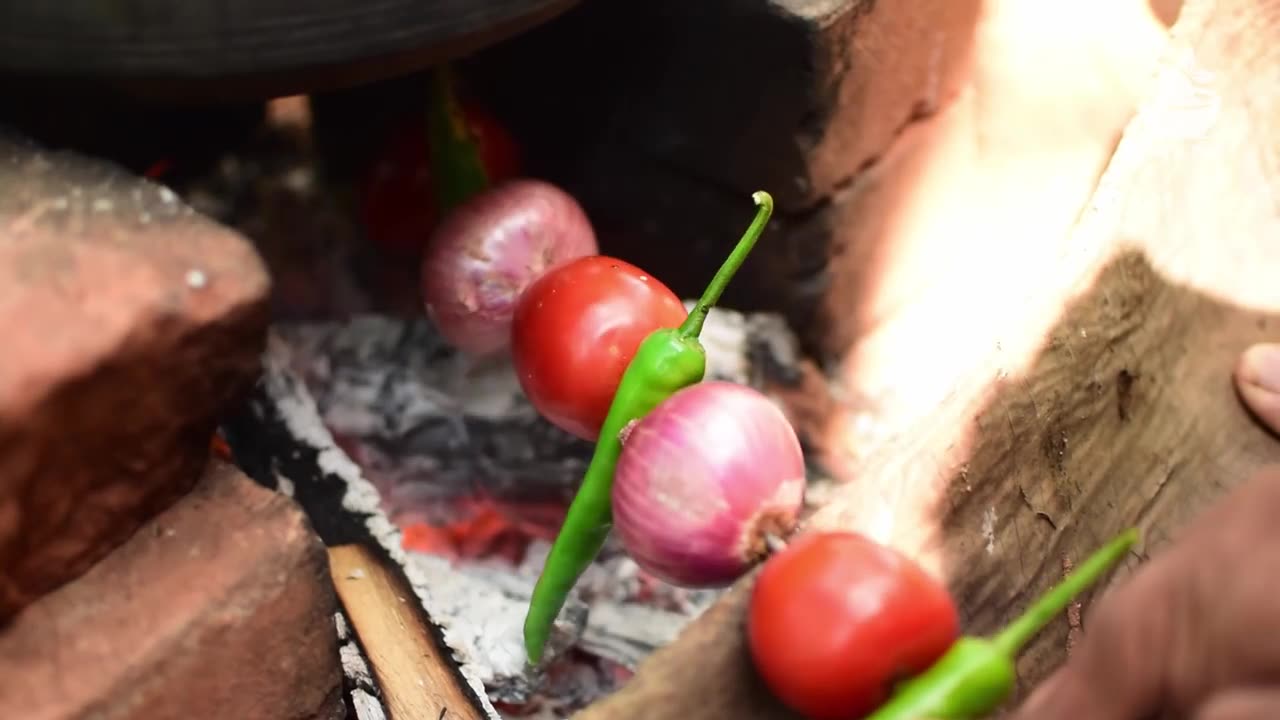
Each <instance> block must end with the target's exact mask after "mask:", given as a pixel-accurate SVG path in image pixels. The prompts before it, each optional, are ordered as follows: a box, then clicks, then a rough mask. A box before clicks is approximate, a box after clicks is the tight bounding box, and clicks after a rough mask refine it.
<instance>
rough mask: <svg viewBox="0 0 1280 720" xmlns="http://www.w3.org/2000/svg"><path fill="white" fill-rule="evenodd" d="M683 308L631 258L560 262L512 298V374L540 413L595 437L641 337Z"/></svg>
mask: <svg viewBox="0 0 1280 720" xmlns="http://www.w3.org/2000/svg"><path fill="white" fill-rule="evenodd" d="M687 316H688V313H687V312H686V311H685V309H684V305H683V304H681V302H680V298H678V297H676V294H675V293H673V292H671V290H670V289H669V288H667V286H666V285H663V284H662V283H661V282H659V281H658V280H657V279H655V278H654V277H653V276H652V275H649V274H648V273H646V272H645V271H643V270H641V269H640V268H638V267H636V266H635V265H632V264H630V263H627V262H624V261H622V260H618V259H615V258H611V257H606V256H604V255H589V256H587V257H582V258H578V259H576V260H571V261H569V262H567V263H562V264H560V265H557V266H555V267H553V268H551V269H550V270H548V271H547V272H546V273H545V274H543V275H542V277H540V278H538V279H537V280H535V281H534V282H533V284H531V285H530V286H529V287H528V288H526V289H525V291H524V293H522V294H521V296H520V300H519V302H518V303H517V304H516V309H515V314H514V315H513V317H512V322H511V354H512V361H513V363H514V365H515V370H516V376H517V377H518V378H519V379H520V386H521V387H522V388H524V392H525V395H527V396H528V398H529V401H530V402H531V403H533V406H534V407H535V408H536V409H537V410H538V412H539V413H541V414H542V416H543V417H545V418H546V419H547V420H549V421H551V423H552V424H554V425H556V426H558V427H560V428H561V429H563V430H565V431H567V432H570V433H572V434H574V435H577V436H578V437H580V438H582V439H584V440H595V439H596V437H597V436H598V435H599V434H600V426H601V425H603V424H604V419H605V416H606V415H608V413H609V405H611V404H612V403H613V395H614V393H615V392H617V390H618V383H619V382H620V381H621V380H622V373H623V372H624V371H625V370H626V369H627V364H628V363H630V362H631V358H632V357H633V356H634V355H635V352H636V348H638V347H639V346H640V343H641V341H643V340H644V339H645V337H647V336H648V335H649V333H651V332H653V331H654V330H657V329H658V328H662V327H672V328H673V327H678V326H679V325H680V323H682V322H684V319H685V318H686V317H687Z"/></svg>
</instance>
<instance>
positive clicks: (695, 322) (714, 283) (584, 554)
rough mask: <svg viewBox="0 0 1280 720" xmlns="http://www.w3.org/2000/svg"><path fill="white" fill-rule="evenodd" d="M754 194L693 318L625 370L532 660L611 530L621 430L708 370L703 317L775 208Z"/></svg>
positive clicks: (559, 546)
mask: <svg viewBox="0 0 1280 720" xmlns="http://www.w3.org/2000/svg"><path fill="white" fill-rule="evenodd" d="M751 199H752V200H754V201H755V203H756V206H757V211H756V216H755V219H754V220H753V221H752V222H751V225H750V227H748V228H747V231H746V233H745V234H743V236H742V239H741V240H739V241H738V244H737V245H736V246H735V247H734V249H733V252H731V253H730V254H729V257H728V259H726V260H725V262H724V264H723V265H722V266H721V267H720V270H719V271H718V272H716V275H715V277H714V278H712V280H711V283H710V284H709V285H708V286H707V289H706V291H705V292H704V293H703V294H702V297H701V298H700V299H699V300H698V302H697V304H696V305H695V306H694V308H693V310H692V311H691V312H690V313H689V316H688V317H687V318H686V319H685V321H684V322H683V323H682V324H681V325H680V327H678V328H660V329H658V330H655V331H653V332H652V333H650V334H649V336H648V337H646V338H645V339H644V341H643V342H641V343H640V346H639V348H637V349H636V354H635V356H634V357H633V358H632V359H631V362H630V363H629V364H628V365H627V369H626V371H625V372H624V373H623V374H622V379H621V381H620V382H619V383H618V390H617V391H616V393H615V394H614V397H613V403H612V404H611V405H610V406H609V413H608V415H606V416H605V421H604V424H603V425H602V426H601V428H600V435H599V439H598V440H597V441H596V447H595V453H594V454H593V455H592V457H591V464H590V465H589V466H588V467H587V472H586V475H585V477H584V478H583V481H582V485H581V487H579V488H578V493H577V495H575V496H574V498H573V503H572V504H571V505H570V506H569V512H568V515H567V516H566V517H565V520H564V524H563V525H562V526H561V528H560V532H559V534H557V535H556V539H555V542H554V543H552V545H551V552H550V554H549V555H548V556H547V561H546V564H545V565H544V566H543V569H542V574H541V575H540V576H539V577H538V582H537V584H536V585H535V586H534V588H533V597H532V598H531V599H530V600H529V611H528V613H527V614H526V616H525V621H524V642H525V650H526V652H527V653H528V655H529V662H531V663H537V662H538V661H539V660H541V658H542V652H543V649H544V648H545V646H546V642H547V638H548V637H549V636H550V634H551V627H552V625H553V623H554V622H555V619H556V617H557V616H558V615H559V614H560V609H561V608H562V607H563V606H564V601H565V599H566V598H567V597H568V596H569V591H570V590H572V589H573V586H574V584H575V583H577V581H578V578H579V577H580V576H581V575H582V573H583V572H585V571H586V569H587V567H588V566H589V565H590V564H591V562H592V561H593V560H594V559H595V557H596V556H597V555H598V554H599V553H600V549H601V548H602V547H603V546H604V542H605V539H606V538H607V537H608V535H609V531H610V529H612V526H613V507H612V491H613V472H614V468H615V467H616V466H617V463H618V455H619V454H621V452H622V441H621V439H620V434H621V433H622V431H623V429H624V428H626V427H627V426H628V425H629V424H630V423H632V422H633V421H636V420H638V419H640V418H642V417H644V416H645V415H647V414H648V413H649V411H651V410H653V409H654V408H655V407H657V406H658V404H659V403H661V402H662V401H663V400H666V399H667V398H668V397H670V396H671V395H673V394H675V392H676V391H678V390H680V389H682V388H685V387H688V386H690V385H693V384H695V383H698V382H701V381H702V378H703V375H704V374H705V373H706V361H707V358H706V352H705V351H704V350H703V348H702V343H701V342H700V341H699V340H698V336H699V335H700V334H701V332H702V326H703V323H704V322H706V319H707V314H708V313H709V312H710V311H711V307H712V306H713V305H715V304H716V302H718V301H719V299H720V295H721V294H722V293H723V292H724V289H725V287H726V286H727V285H728V284H729V281H730V280H731V279H733V276H734V274H735V273H736V272H737V271H738V268H739V267H741V266H742V262H743V261H744V260H746V258H747V255H748V254H749V253H750V252H751V249H752V248H753V247H754V246H755V244H756V240H758V239H759V238H760V234H761V233H762V232H763V231H764V227H765V225H766V224H767V223H768V222H769V217H770V216H771V215H772V214H773V197H772V196H770V195H769V193H767V192H764V191H763V190H761V191H759V192H756V193H754V194H753V195H752V196H751Z"/></svg>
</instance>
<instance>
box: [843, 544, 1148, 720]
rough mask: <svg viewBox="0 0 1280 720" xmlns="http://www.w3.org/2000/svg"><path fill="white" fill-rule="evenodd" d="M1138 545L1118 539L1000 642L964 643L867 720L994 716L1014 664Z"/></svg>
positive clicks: (1019, 620)
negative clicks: (1072, 601) (1046, 626)
mask: <svg viewBox="0 0 1280 720" xmlns="http://www.w3.org/2000/svg"><path fill="white" fill-rule="evenodd" d="M1137 542H1138V531H1137V530H1136V529H1130V530H1127V531H1125V532H1123V533H1121V534H1120V535H1118V536H1116V538H1115V539H1113V540H1112V541H1111V542H1109V543H1107V544H1106V545H1104V546H1103V547H1102V548H1101V549H1100V550H1098V551H1097V552H1095V553H1094V554H1093V555H1091V556H1090V557H1089V559H1088V560H1086V561H1085V562H1084V564H1082V565H1081V566H1080V567H1079V568H1077V569H1076V571H1075V572H1073V573H1071V574H1070V575H1068V576H1067V577H1066V579H1064V580H1063V581H1062V582H1061V583H1060V584H1059V585H1058V586H1056V587H1054V588H1052V589H1051V590H1049V592H1047V593H1045V594H1044V595H1043V596H1042V597H1041V598H1040V599H1039V600H1037V601H1036V602H1035V603H1034V604H1032V605H1031V607H1029V608H1027V610H1026V611H1025V612H1023V614H1022V615H1021V616H1019V617H1018V618H1017V619H1016V620H1014V621H1013V622H1012V623H1010V624H1009V625H1008V626H1006V627H1005V628H1004V629H1003V630H1001V631H1000V632H999V633H998V634H996V635H995V636H994V637H991V638H980V637H961V638H960V639H958V640H957V641H956V642H955V643H954V644H953V645H952V646H951V649H949V650H948V651H947V652H946V653H945V654H943V656H942V657H941V658H939V659H938V660H937V662H935V663H934V664H933V665H931V666H930V667H929V669H928V670H926V671H924V672H923V673H921V674H920V675H917V676H916V677H914V678H911V679H910V680H907V681H905V682H903V683H902V684H901V685H899V686H898V687H897V688H895V689H894V693H893V695H892V697H890V699H889V700H888V701H887V702H886V703H885V704H884V705H882V706H880V708H879V709H877V710H876V711H875V712H874V713H872V714H871V715H869V716H867V718H866V720H976V719H977V718H981V717H983V716H985V715H987V714H989V713H991V712H993V711H994V710H995V709H996V708H997V707H998V706H999V705H1000V703H1002V702H1004V701H1005V699H1006V698H1008V696H1009V694H1010V693H1011V692H1012V691H1013V685H1014V681H1015V679H1016V672H1015V669H1014V659H1015V658H1016V657H1017V655H1018V653H1019V652H1021V650H1022V648H1023V647H1024V646H1025V645H1026V644H1027V642H1028V641H1030V640H1031V638H1033V637H1035V636H1036V634H1037V633H1039V632H1040V631H1041V630H1042V629H1044V627H1045V625H1047V624H1049V622H1050V621H1051V620H1053V618H1054V617H1055V616H1056V615H1057V614H1058V613H1060V612H1062V610H1063V609H1064V608H1066V607H1067V605H1068V604H1070V603H1071V600H1072V598H1074V597H1075V596H1076V595H1078V594H1080V593H1081V592H1083V591H1084V590H1085V589H1086V588H1088V587H1089V586H1090V585H1092V584H1093V583H1095V582H1097V581H1098V579H1100V578H1101V577H1102V576H1103V575H1104V574H1105V573H1106V572H1107V571H1108V570H1110V569H1111V568H1112V567H1113V566H1114V565H1115V564H1116V563H1117V562H1119V561H1120V559H1121V558H1123V557H1124V556H1125V554H1126V553H1128V552H1129V549H1130V548H1131V547H1133V545H1134V544H1135V543H1137Z"/></svg>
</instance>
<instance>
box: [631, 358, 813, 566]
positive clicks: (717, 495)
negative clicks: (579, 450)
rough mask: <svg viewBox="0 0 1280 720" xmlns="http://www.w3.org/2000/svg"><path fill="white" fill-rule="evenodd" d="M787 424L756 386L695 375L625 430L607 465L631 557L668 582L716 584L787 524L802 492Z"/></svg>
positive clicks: (758, 556)
mask: <svg viewBox="0 0 1280 720" xmlns="http://www.w3.org/2000/svg"><path fill="white" fill-rule="evenodd" d="M804 488H805V467H804V455H803V453H802V451H801V448H800V441H799V439H797V437H796V434H795V430H794V429H793V428H792V427H791V423H790V422H788V421H787V418H786V416H785V415H784V414H783V413H782V411H781V410H780V409H779V408H778V407H777V406H776V405H774V404H773V403H772V402H771V401H770V400H769V399H768V398H767V397H765V396H764V395H763V394H762V393H760V392H758V391H756V390H753V389H752V388H749V387H746V386H744V385H738V384H735V383H728V382H719V381H705V382H702V383H699V384H697V385H691V386H689V387H687V388H684V389H682V390H680V391H679V392H677V393H675V394H674V395H672V396H671V397H669V398H667V399H666V400H664V401H663V402H662V403H661V404H659V405H658V406H657V407H656V408H654V409H653V410H652V411H651V412H650V413H649V414H648V415H646V416H645V417H643V418H641V419H640V420H639V421H638V422H637V423H635V425H634V426H632V427H631V428H630V431H629V432H628V433H627V435H626V440H625V442H624V444H623V447H622V453H621V455H619V457H618V465H617V468H616V470H615V472H614V484H613V521H614V530H615V531H616V532H617V533H618V537H619V539H620V540H621V541H622V544H623V546H624V547H625V548H626V550H627V553H628V554H629V555H630V556H631V557H632V559H634V560H635V561H636V564H637V565H639V566H640V567H641V568H643V569H644V570H645V571H646V572H648V573H650V574H652V575H654V576H656V577H659V578H661V579H662V580H664V581H666V582H668V583H671V584H673V585H677V586H681V587H687V588H709V587H723V586H725V585H728V584H730V583H732V582H733V581H734V580H736V579H737V578H738V577H740V576H742V574H743V573H745V572H746V571H747V570H749V569H750V568H751V566H752V565H754V564H755V563H756V562H758V561H760V560H762V559H763V558H764V556H765V555H766V554H767V542H766V536H767V535H770V534H772V535H775V536H778V537H783V536H785V535H787V534H789V533H790V532H791V530H792V529H793V528H794V527H795V525H796V522H797V519H798V515H799V513H800V509H801V506H802V504H803V501H804Z"/></svg>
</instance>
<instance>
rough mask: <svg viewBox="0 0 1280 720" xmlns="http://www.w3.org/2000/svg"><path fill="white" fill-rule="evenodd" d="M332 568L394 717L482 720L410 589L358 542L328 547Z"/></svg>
mask: <svg viewBox="0 0 1280 720" xmlns="http://www.w3.org/2000/svg"><path fill="white" fill-rule="evenodd" d="M329 572H330V574H331V575H332V576H333V584H334V587H335V588H336V589H337V592H338V598H339V599H340V600H341V601H342V606H343V607H344V608H345V609H346V611H347V616H348V617H349V618H350V619H351V625H352V628H353V630H354V631H355V634H356V637H358V638H359V640H360V645H361V646H362V647H363V648H364V651H365V654H366V655H367V656H368V658H369V664H370V665H372V667H373V674H374V676H375V677H376V678H377V680H378V685H379V687H380V688H381V690H382V697H383V701H384V702H385V703H386V707H387V710H388V712H389V713H390V716H391V720H482V718H481V715H480V714H479V713H478V712H477V711H476V710H475V707H474V705H473V704H472V703H471V701H470V700H469V699H468V698H467V696H466V694H465V693H464V692H463V691H462V689H461V688H459V687H458V685H457V682H456V680H455V675H454V673H453V672H451V671H450V669H449V668H450V664H449V660H448V659H447V658H445V657H443V656H442V655H441V651H440V648H439V646H438V645H437V643H436V641H435V638H434V637H433V636H432V634H431V632H430V630H429V629H428V628H427V627H426V625H424V624H423V622H422V619H421V616H420V613H419V612H418V611H417V609H416V607H415V603H416V602H417V598H416V596H415V595H414V594H413V591H412V590H411V589H410V588H408V587H405V586H404V584H403V583H402V582H401V581H400V579H399V578H398V577H397V576H396V575H394V574H392V573H390V572H388V571H387V568H386V567H385V566H384V565H383V564H382V563H381V562H380V561H379V560H378V558H377V557H376V556H374V554H373V553H371V552H369V551H368V550H367V549H365V548H363V547H361V546H359V545H340V546H337V547H332V548H329Z"/></svg>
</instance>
